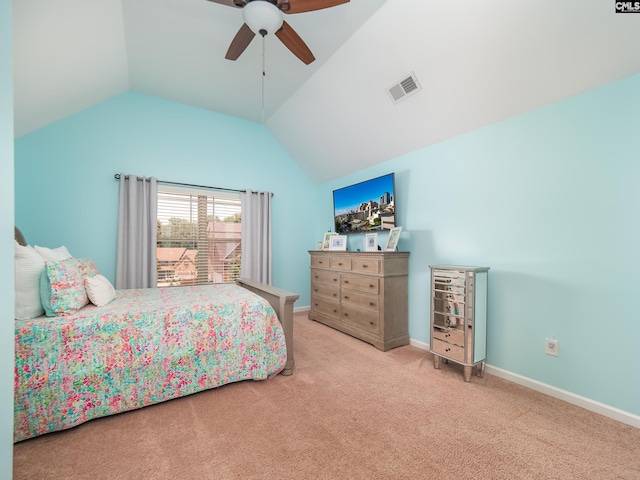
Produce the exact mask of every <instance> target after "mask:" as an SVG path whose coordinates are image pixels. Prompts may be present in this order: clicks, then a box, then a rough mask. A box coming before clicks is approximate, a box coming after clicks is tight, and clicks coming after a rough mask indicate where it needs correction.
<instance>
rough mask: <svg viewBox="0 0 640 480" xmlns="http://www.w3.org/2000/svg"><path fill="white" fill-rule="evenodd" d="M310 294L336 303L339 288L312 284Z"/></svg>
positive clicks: (338, 296)
mask: <svg viewBox="0 0 640 480" xmlns="http://www.w3.org/2000/svg"><path fill="white" fill-rule="evenodd" d="M311 294H312V295H318V296H320V297H326V298H330V299H332V300H334V301H336V302H337V301H338V299H339V298H340V287H339V286H338V285H329V284H324V283H314V284H313V285H312V286H311Z"/></svg>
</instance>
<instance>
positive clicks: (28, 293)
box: [14, 242, 44, 320]
mask: <svg viewBox="0 0 640 480" xmlns="http://www.w3.org/2000/svg"><path fill="white" fill-rule="evenodd" d="M14 260H15V282H16V285H15V315H14V316H15V318H16V319H18V320H26V319H29V318H35V317H39V316H40V315H42V314H44V309H43V308H42V302H41V301H40V275H41V274H42V270H44V258H43V257H42V256H41V255H40V254H39V253H38V252H36V251H35V249H34V248H33V247H31V246H28V245H27V246H22V245H20V244H19V243H18V242H15V257H14Z"/></svg>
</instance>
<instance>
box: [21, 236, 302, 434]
mask: <svg viewBox="0 0 640 480" xmlns="http://www.w3.org/2000/svg"><path fill="white" fill-rule="evenodd" d="M16 240H17V241H18V237H17V236H16ZM21 244H22V245H26V242H24V239H22V242H21ZM297 298H298V295H295V294H292V293H290V292H287V291H284V290H281V289H278V288H274V287H272V286H268V285H264V284H261V283H258V282H253V281H250V280H246V279H241V280H238V282H237V283H236V284H218V285H206V286H187V287H174V288H153V289H132V290H119V291H117V292H116V294H115V298H113V300H112V301H110V302H109V303H108V304H107V305H104V306H96V305H93V304H91V303H89V304H88V305H86V306H83V307H82V308H80V309H79V310H77V311H76V312H75V313H71V314H68V315H64V316H38V317H35V318H29V319H21V320H16V323H15V398H14V442H18V441H21V440H25V439H28V438H32V437H35V436H38V435H41V434H44V433H48V432H54V431H58V430H64V429H68V428H71V427H74V426H76V425H80V424H82V423H84V422H86V421H88V420H91V419H94V418H99V417H104V416H107V415H112V414H115V413H119V412H124V411H128V410H133V409H137V408H141V407H144V406H147V405H152V404H155V403H159V402H163V401H166V400H170V399H173V398H178V397H181V396H184V395H189V394H192V393H196V392H199V391H202V390H206V389H210V388H215V387H218V386H221V385H225V384H228V383H231V382H238V381H243V380H263V379H267V378H270V377H272V376H274V375H277V374H278V373H282V374H283V375H290V374H291V373H292V371H293V367H294V358H293V323H292V322H293V304H294V302H295V300H297Z"/></svg>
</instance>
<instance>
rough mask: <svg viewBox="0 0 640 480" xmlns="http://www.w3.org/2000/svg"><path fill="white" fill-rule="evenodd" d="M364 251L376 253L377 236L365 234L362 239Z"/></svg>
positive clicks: (375, 234)
mask: <svg viewBox="0 0 640 480" xmlns="http://www.w3.org/2000/svg"><path fill="white" fill-rule="evenodd" d="M364 251H365V252H377V251H378V234H377V233H367V235H366V236H365V237H364Z"/></svg>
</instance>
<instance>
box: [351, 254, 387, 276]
mask: <svg viewBox="0 0 640 480" xmlns="http://www.w3.org/2000/svg"><path fill="white" fill-rule="evenodd" d="M380 266H381V263H380V259H379V258H369V257H360V258H354V259H353V263H352V270H353V271H354V272H359V273H373V274H378V273H380Z"/></svg>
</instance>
